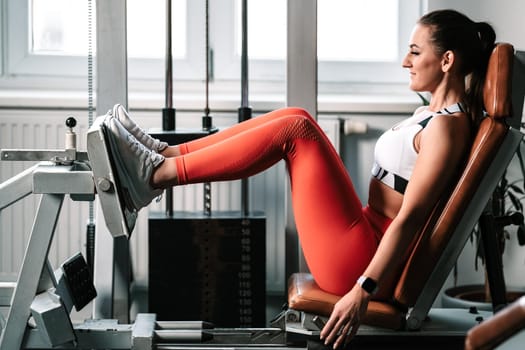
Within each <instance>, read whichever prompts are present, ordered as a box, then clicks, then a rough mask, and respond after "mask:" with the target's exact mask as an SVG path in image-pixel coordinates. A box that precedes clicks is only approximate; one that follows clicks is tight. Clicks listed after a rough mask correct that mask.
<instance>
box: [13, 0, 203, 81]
mask: <svg viewBox="0 0 525 350" xmlns="http://www.w3.org/2000/svg"><path fill="white" fill-rule="evenodd" d="M5 1H6V2H7V11H6V13H7V40H6V42H7V45H6V46H5V50H6V53H7V55H6V61H7V67H6V70H7V72H6V73H7V74H9V75H11V76H30V77H42V76H44V77H51V78H53V77H62V78H64V77H66V78H70V77H73V78H78V77H85V76H86V72H87V63H86V60H87V52H88V48H87V47H86V56H75V55H57V54H34V53H32V52H31V45H30V42H31V34H30V32H29V22H30V20H31V14H30V9H29V3H30V1H31V0H22V1H20V0H5ZM93 1H94V2H95V0H93ZM187 12H188V14H187V16H188V18H192V21H187V24H186V25H187V31H188V36H189V37H190V38H192V41H190V40H188V41H187V48H186V50H187V57H186V58H185V59H174V61H173V74H174V76H176V77H178V78H180V79H184V80H186V79H199V77H200V76H204V75H205V74H204V59H203V58H202V57H203V56H204V38H203V37H204V28H203V27H204V19H202V18H201V17H202V16H195V15H194V14H196V13H203V12H204V5H203V2H201V1H191V0H188V1H187ZM193 18H196V19H195V20H193ZM199 38H202V39H199ZM189 42H192V44H193V45H189ZM201 47H202V50H200V49H199V48H201ZM201 51H202V52H201ZM164 65H165V58H164V57H162V58H131V59H128V72H131V74H130V75H129V76H130V79H137V80H155V79H163V78H164V74H165V71H164Z"/></svg>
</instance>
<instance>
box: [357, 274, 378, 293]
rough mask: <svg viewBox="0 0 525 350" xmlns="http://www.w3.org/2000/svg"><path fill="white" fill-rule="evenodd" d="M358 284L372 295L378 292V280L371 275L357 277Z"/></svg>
mask: <svg viewBox="0 0 525 350" xmlns="http://www.w3.org/2000/svg"><path fill="white" fill-rule="evenodd" d="M357 284H359V285H360V286H361V288H363V289H364V290H365V292H367V293H368V294H370V295H374V294H375V293H377V289H378V288H377V282H376V281H374V280H373V279H371V278H370V277H366V276H361V277H359V278H358V279H357Z"/></svg>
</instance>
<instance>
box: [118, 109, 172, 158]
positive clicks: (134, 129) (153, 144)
mask: <svg viewBox="0 0 525 350" xmlns="http://www.w3.org/2000/svg"><path fill="white" fill-rule="evenodd" d="M111 113H112V114H113V116H114V117H115V118H117V119H118V120H119V122H120V123H121V124H122V125H123V126H124V127H125V128H126V130H127V131H129V133H130V134H131V135H133V136H135V138H136V139H137V140H139V141H140V142H141V143H142V144H143V145H144V146H146V147H147V148H149V149H150V150H152V151H155V152H157V153H159V152H161V151H162V150H164V149H165V148H166V147H168V144H167V143H166V142H164V141H161V140H159V139H156V138H153V137H151V136H150V135H148V133H147V132H145V131H144V130H143V129H142V128H140V127H139V126H138V125H137V123H135V122H134V121H133V119H131V118H130V117H129V114H128V112H127V111H126V109H125V108H124V107H123V106H122V105H121V104H116V105H115V106H113V111H112V112H111Z"/></svg>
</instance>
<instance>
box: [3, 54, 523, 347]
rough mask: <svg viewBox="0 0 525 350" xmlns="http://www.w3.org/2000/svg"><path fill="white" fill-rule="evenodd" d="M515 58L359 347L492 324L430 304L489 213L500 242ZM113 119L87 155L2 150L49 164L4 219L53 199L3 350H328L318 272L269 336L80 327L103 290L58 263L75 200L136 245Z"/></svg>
mask: <svg viewBox="0 0 525 350" xmlns="http://www.w3.org/2000/svg"><path fill="white" fill-rule="evenodd" d="M513 57H514V50H513V47H512V46H511V45H509V44H499V45H498V46H497V47H496V49H495V50H494V53H493V54H492V57H491V61H490V67H489V71H488V74H487V83H486V86H485V98H484V100H485V106H486V109H487V114H488V116H487V118H485V119H484V121H483V122H482V124H481V126H480V128H479V131H478V132H477V135H476V138H475V140H474V143H473V146H472V150H471V152H470V155H469V157H468V159H467V161H466V163H465V164H466V165H465V169H464V170H463V172H462V173H461V175H460V177H459V181H458V183H457V185H455V186H452V187H451V188H450V191H449V193H446V194H445V195H444V196H443V200H442V201H441V202H440V203H439V204H438V205H437V206H436V208H435V210H434V212H433V214H432V215H431V217H430V218H429V220H428V223H427V225H426V226H425V228H424V229H423V230H422V232H420V233H419V235H418V237H417V244H415V247H414V249H413V251H412V252H411V254H410V255H409V257H408V260H407V261H406V264H405V265H404V266H403V269H402V270H401V271H392V275H391V276H392V278H391V280H390V281H388V283H386V284H385V285H383V286H382V290H381V293H380V295H379V296H378V298H377V299H376V300H373V301H371V302H370V304H369V307H368V311H367V314H366V318H365V322H364V323H365V324H364V325H363V326H362V327H361V328H360V330H359V332H358V334H357V336H356V338H355V339H354V340H353V341H352V343H351V346H355V347H356V348H359V346H360V345H363V346H366V344H375V345H378V344H379V345H381V344H382V345H385V346H386V347H387V348H392V347H393V346H392V344H396V343H397V344H403V348H410V346H409V344H413V343H416V344H418V345H417V347H416V348H421V347H422V346H424V347H425V348H432V345H433V344H434V345H436V346H437V345H439V346H448V345H445V344H451V342H452V343H455V344H461V345H462V344H463V341H464V339H465V335H466V333H467V331H468V330H469V329H471V328H472V327H474V326H476V325H477V324H479V323H480V322H481V321H483V320H486V319H488V318H490V317H491V316H492V314H491V313H487V312H482V311H477V310H471V311H470V312H469V311H468V310H456V309H431V306H432V304H433V302H434V300H435V298H436V295H437V294H438V292H439V290H440V288H441V286H442V285H443V283H444V281H445V279H446V277H447V276H448V274H449V272H450V270H451V268H452V266H453V264H454V263H455V261H456V259H457V256H458V255H459V254H460V252H461V250H462V248H463V246H464V244H465V242H466V240H467V238H468V235H469V233H470V231H471V229H472V227H473V226H474V225H475V223H476V222H477V221H478V219H479V218H480V216H482V217H483V218H485V219H484V222H485V224H486V225H483V226H484V227H483V231H484V232H485V234H484V239H487V240H488V239H490V236H491V235H490V225H491V220H493V217H492V216H491V213H490V212H489V211H488V209H487V208H486V203H487V202H488V200H489V197H490V195H491V192H492V189H493V188H494V187H495V185H496V184H497V182H498V180H499V178H500V177H501V175H502V173H503V171H504V170H505V169H506V167H507V165H508V163H509V162H510V160H511V158H512V157H513V155H514V153H515V151H516V149H517V147H518V146H519V144H520V143H521V142H522V138H523V135H522V134H521V132H519V131H518V130H516V129H514V128H512V127H509V126H508V125H507V124H506V122H505V118H506V117H509V116H510V115H511V114H512V113H511V106H510V88H511V84H510V82H511V74H512V63H513ZM102 119H103V117H99V118H97V119H96V120H95V123H94V124H93V126H92V127H91V128H90V129H89V131H88V135H87V152H78V151H77V150H76V147H75V145H69V147H68V145H67V143H66V150H65V151H61V150H57V151H53V150H47V151H39V150H2V151H1V153H0V157H1V159H2V160H33V161H35V160H36V161H40V162H39V163H38V164H36V165H34V166H32V167H31V168H29V169H27V170H25V171H23V172H21V173H20V174H18V175H16V176H14V177H13V178H11V179H9V180H7V181H5V182H3V183H1V184H0V210H1V209H3V208H6V207H8V206H9V205H11V204H13V203H15V202H16V201H18V200H20V199H22V198H24V197H26V196H28V195H30V194H41V196H42V197H41V201H40V206H39V208H38V211H37V213H36V217H35V221H34V225H33V228H32V232H31V235H30V237H29V240H28V243H27V248H26V254H25V257H24V260H23V263H22V266H21V268H20V271H19V274H18V280H17V282H16V283H14V284H3V285H0V302H3V303H5V302H6V301H7V300H8V301H9V302H8V305H0V306H4V307H7V308H8V309H9V312H8V315H7V318H6V319H5V320H3V319H2V318H0V321H2V322H0V332H1V336H0V350H11V349H55V348H56V349H137V350H146V349H196V348H197V349H210V348H228V349H234V348H239V349H240V348H252V349H254V348H322V347H323V345H321V343H320V342H319V332H320V330H321V329H322V326H323V324H324V322H326V317H327V316H328V315H329V314H330V312H331V310H332V308H333V305H334V303H335V302H336V301H337V300H338V298H339V297H337V296H334V295H330V294H328V293H326V292H324V291H323V290H321V289H320V288H319V287H318V286H317V285H316V283H315V281H314V280H313V278H312V276H311V275H309V274H307V273H297V274H294V275H292V277H291V278H290V281H289V288H288V308H287V309H285V310H284V311H283V312H282V313H281V314H280V315H278V316H277V317H276V318H275V319H274V320H273V321H272V323H271V324H272V326H271V327H269V328H260V329H248V328H246V329H219V328H214V327H213V326H210V325H208V324H207V323H206V322H200V321H199V322H195V321H193V322H191V321H188V322H180V321H172V322H167V321H164V322H160V321H156V318H155V315H154V314H138V315H137V317H136V319H135V322H134V323H133V324H119V323H118V321H116V320H110V319H107V320H105V319H101V320H95V319H93V320H86V321H84V322H83V323H80V324H73V322H72V321H71V318H70V312H71V310H72V308H73V307H75V308H76V309H77V310H80V309H81V308H82V307H84V306H85V305H87V304H88V303H89V302H90V301H91V300H93V299H94V298H95V297H96V294H97V292H96V288H95V286H94V285H93V281H92V279H91V275H90V273H89V271H88V268H87V264H86V262H85V260H84V259H83V257H82V256H81V255H80V254H77V255H74V256H73V257H71V258H70V259H68V260H67V261H66V262H64V263H63V264H62V265H61V266H60V268H59V269H57V270H56V271H53V268H52V266H51V264H50V263H49V261H48V258H47V255H48V252H49V247H50V245H51V242H52V240H53V234H54V230H55V226H56V223H57V219H58V215H59V213H60V210H61V205H62V203H63V201H64V198H65V195H66V194H68V195H69V196H70V198H71V199H72V200H77V201H93V200H94V199H95V197H97V196H98V200H99V202H100V206H101V208H102V211H103V214H104V219H105V222H106V225H107V227H108V229H109V231H110V232H111V234H112V235H113V237H121V236H124V237H129V235H130V233H131V232H132V230H133V227H134V225H135V220H136V217H137V213H136V212H130V211H129V210H127V209H125V206H124V205H123V204H122V203H123V201H122V193H120V188H119V179H118V178H117V177H116V173H115V172H114V171H113V169H114V168H113V164H112V159H111V152H110V150H109V145H108V143H107V140H106V130H105V128H104V125H103V123H102ZM496 263H497V261H496ZM489 277H490V280H491V282H492V284H491V290H492V295H493V299H494V303H495V306H497V307H499V306H500V305H504V304H505V303H506V301H505V299H504V294H503V296H501V292H502V289H503V292H504V283H503V282H502V280H501V279H500V278H501V276H497V274H494V275H493V276H489ZM0 317H1V315H0ZM423 344H424V345H423Z"/></svg>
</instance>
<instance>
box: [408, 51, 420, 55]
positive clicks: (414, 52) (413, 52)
mask: <svg viewBox="0 0 525 350" xmlns="http://www.w3.org/2000/svg"><path fill="white" fill-rule="evenodd" d="M410 54H411V55H415V56H417V55H419V52H417V51H410Z"/></svg>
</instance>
